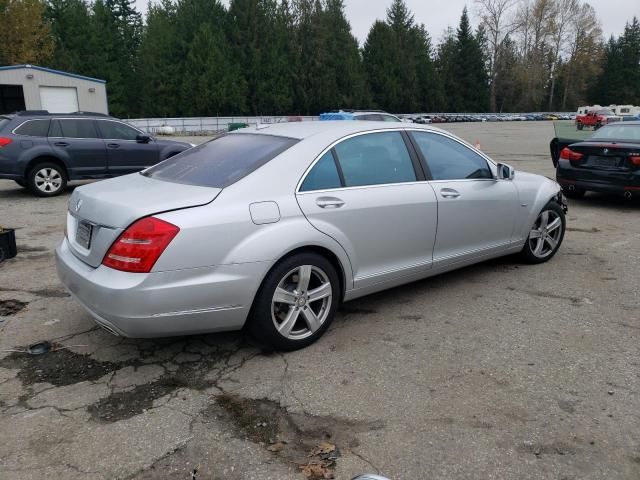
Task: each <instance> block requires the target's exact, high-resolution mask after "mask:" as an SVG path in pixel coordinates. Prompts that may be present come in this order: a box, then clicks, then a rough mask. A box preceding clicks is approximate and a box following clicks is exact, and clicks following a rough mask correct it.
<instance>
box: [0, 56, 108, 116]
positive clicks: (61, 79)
mask: <svg viewBox="0 0 640 480" xmlns="http://www.w3.org/2000/svg"><path fill="white" fill-rule="evenodd" d="M106 83H107V82H105V81H104V80H98V79H97V78H90V77H84V76H82V75H76V74H75V73H67V72H60V71H58V70H51V69H49V68H44V67H37V66H35V65H12V66H8V67H0V114H2V113H11V112H15V111H19V110H48V111H49V112H51V113H71V112H79V111H82V112H96V113H105V114H108V113H109V107H108V105H107V88H106Z"/></svg>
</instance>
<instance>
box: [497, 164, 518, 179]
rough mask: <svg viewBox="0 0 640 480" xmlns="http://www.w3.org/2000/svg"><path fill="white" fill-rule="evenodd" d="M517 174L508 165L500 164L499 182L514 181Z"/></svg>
mask: <svg viewBox="0 0 640 480" xmlns="http://www.w3.org/2000/svg"><path fill="white" fill-rule="evenodd" d="M515 174H516V172H515V170H514V169H513V167H512V166H511V165H507V164H506V163H499V164H498V180H513V177H514V176H515Z"/></svg>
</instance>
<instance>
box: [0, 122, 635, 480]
mask: <svg viewBox="0 0 640 480" xmlns="http://www.w3.org/2000/svg"><path fill="white" fill-rule="evenodd" d="M445 128H447V129H448V130H451V131H453V132H455V133H457V134H459V135H461V136H462V137H464V138H465V139H467V140H468V141H470V142H472V143H475V142H476V140H477V141H479V142H480V144H481V146H482V148H483V149H484V150H485V151H486V152H488V153H489V154H490V155H492V156H493V157H494V158H495V159H496V160H500V161H504V162H508V163H511V164H512V165H513V166H514V167H515V168H516V170H526V171H531V172H536V173H540V174H544V175H548V176H552V175H553V169H552V165H551V161H550V159H549V155H548V141H549V140H550V138H551V136H552V127H551V125H550V124H548V123H542V122H538V123H508V124H454V125H448V126H445ZM202 140H203V138H202V137H196V138H194V139H193V140H190V141H193V142H194V143H196V142H198V141H202ZM516 175H517V172H516ZM71 188H73V187H71ZM71 188H70V189H69V191H68V192H66V194H65V195H62V196H60V197H57V198H54V199H37V198H34V197H32V196H30V195H29V194H28V193H27V192H26V191H25V190H23V189H21V188H19V187H18V186H17V185H15V184H14V183H12V182H6V181H3V182H0V224H4V225H11V226H15V227H16V228H17V238H18V245H19V251H20V253H19V255H18V257H17V258H15V259H13V260H10V261H6V262H4V263H2V264H0V438H1V439H2V440H1V441H0V478H7V479H9V478H11V479H31V478H33V479H35V478H38V479H40V478H71V479H75V478H77V479H80V478H82V479H86V478H92V479H100V478H109V479H110V478H129V479H154V478H169V479H191V478H196V479H211V478H214V479H274V480H275V479H278V480H288V479H303V478H305V477H304V472H303V469H302V468H301V466H304V465H305V464H308V463H309V462H312V461H317V462H320V461H323V460H322V459H324V461H325V462H333V464H332V466H331V470H334V471H335V476H336V478H338V479H349V478H351V476H352V475H354V474H356V473H363V472H380V473H383V474H385V475H387V476H388V477H390V478H392V479H394V480H401V479H420V480H423V479H445V478H446V479H478V478H482V479H490V478H495V479H512V478H513V479H515V478H517V479H566V480H569V479H576V480H577V479H580V480H582V479H594V480H595V479H604V478H606V479H634V480H636V479H638V478H640V395H639V392H640V355H639V354H640V342H639V337H640V315H639V313H640V295H639V294H638V287H639V285H640V282H639V280H640V276H639V275H638V269H639V267H640V265H639V264H640V254H639V253H638V252H640V203H639V202H638V201H625V200H624V199H621V198H616V197H607V196H601V195H588V196H587V197H586V198H585V199H584V200H580V201H570V204H569V214H568V224H569V228H568V232H567V235H566V237H565V241H564V245H563V246H562V248H561V250H560V252H559V254H558V255H557V256H556V257H555V258H554V259H553V260H552V261H551V262H549V263H547V264H543V265H539V266H527V265H523V264H521V263H520V262H519V261H518V260H517V259H515V258H506V259H501V260H496V261H491V262H487V263H483V264H480V265H476V266H473V267H469V268H465V269H463V270H460V271H456V272H453V273H449V274H446V275H442V276H439V277H436V278H431V279H428V280H425V281H421V282H417V283H413V284H410V285H406V286H403V287H399V288H396V289H394V290H391V291H388V292H384V293H380V294H376V295H372V296H369V297H366V298H362V299H358V300H356V301H354V302H351V303H348V304H345V305H344V307H343V309H342V311H341V312H340V313H339V315H338V317H337V319H336V321H335V322H334V324H333V325H332V327H331V329H330V330H329V331H328V332H327V334H326V335H325V336H324V337H323V338H322V339H321V340H320V341H319V342H317V343H316V344H314V345H313V346H311V347H309V348H307V349H305V350H303V351H298V352H294V353H288V354H284V355H280V354H273V353H266V352H262V351H260V350H259V349H258V348H256V347H255V346H253V345H252V344H250V343H249V342H248V341H247V340H246V339H244V338H243V337H242V335H241V334H238V333H230V334H224V335H209V336H197V337H188V338H173V339H160V340H152V341H150V340H128V339H121V338H117V337H114V336H111V335H109V334H108V333H106V332H104V331H103V330H100V329H98V328H96V326H95V325H94V323H93V322H92V321H91V318H90V317H89V315H88V314H86V313H85V312H84V311H83V310H82V308H80V307H79V306H78V305H77V304H76V303H75V302H74V301H72V299H71V298H69V297H68V296H67V294H66V293H65V291H64V290H63V289H62V287H61V286H60V284H59V283H58V280H57V278H56V274H55V269H54V265H53V249H54V247H55V245H56V243H57V242H58V241H59V240H60V238H61V237H62V235H63V228H64V218H65V210H66V205H67V200H68V197H69V194H70V191H71ZM41 340H50V341H55V342H57V343H58V344H60V345H63V346H65V347H66V348H63V349H60V350H57V351H55V352H52V353H49V354H46V355H43V356H29V355H25V354H23V353H19V352H15V351H13V352H12V351H11V350H20V349H21V348H22V347H24V346H26V345H29V344H31V343H33V342H37V341H41ZM285 442H286V443H285ZM322 442H327V444H323V443H322ZM318 445H320V446H321V447H323V448H321V449H320V450H319V451H318V450H317V449H316V447H317V446H318ZM333 445H335V446H336V447H337V449H336V450H333V447H332V446H333ZM327 458H329V460H327ZM310 468H311V467H307V470H309V469H310Z"/></svg>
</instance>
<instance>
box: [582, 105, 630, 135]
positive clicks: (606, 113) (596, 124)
mask: <svg viewBox="0 0 640 480" xmlns="http://www.w3.org/2000/svg"><path fill="white" fill-rule="evenodd" d="M620 121H622V117H619V116H617V115H616V114H615V113H613V112H612V111H611V110H608V109H606V108H604V109H602V110H594V111H591V112H588V113H587V114H586V115H578V116H577V117H576V127H578V130H582V129H584V127H593V129H594V130H597V129H599V128H600V127H601V126H603V125H607V124H609V123H613V122H620Z"/></svg>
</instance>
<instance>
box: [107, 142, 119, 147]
mask: <svg viewBox="0 0 640 480" xmlns="http://www.w3.org/2000/svg"><path fill="white" fill-rule="evenodd" d="M107 147H109V148H120V144H119V143H107Z"/></svg>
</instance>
